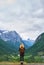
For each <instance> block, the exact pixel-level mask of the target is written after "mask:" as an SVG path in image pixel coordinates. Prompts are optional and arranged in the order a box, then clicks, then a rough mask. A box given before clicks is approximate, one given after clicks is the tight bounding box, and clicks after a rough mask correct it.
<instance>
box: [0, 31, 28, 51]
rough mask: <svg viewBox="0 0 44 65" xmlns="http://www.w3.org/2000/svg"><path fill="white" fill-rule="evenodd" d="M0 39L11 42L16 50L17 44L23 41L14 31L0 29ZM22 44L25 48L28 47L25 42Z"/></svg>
mask: <svg viewBox="0 0 44 65" xmlns="http://www.w3.org/2000/svg"><path fill="white" fill-rule="evenodd" d="M0 39H2V40H3V41H5V42H6V43H10V44H13V45H14V46H15V49H17V50H18V49H19V45H20V44H21V43H23V41H22V38H21V37H20V35H19V34H18V33H17V32H16V31H7V30H0ZM23 44H24V45H25V48H28V46H27V45H26V44H25V43H23Z"/></svg>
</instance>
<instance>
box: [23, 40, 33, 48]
mask: <svg viewBox="0 0 44 65" xmlns="http://www.w3.org/2000/svg"><path fill="white" fill-rule="evenodd" d="M23 42H24V43H25V44H26V45H27V46H28V47H31V46H32V45H33V44H34V40H30V39H27V40H23Z"/></svg>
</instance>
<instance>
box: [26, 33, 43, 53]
mask: <svg viewBox="0 0 44 65" xmlns="http://www.w3.org/2000/svg"><path fill="white" fill-rule="evenodd" d="M27 52H28V53H32V54H37V53H38V52H44V33H42V34H41V35H39V36H38V38H37V39H36V41H35V44H34V45H33V46H32V47H30V48H29V49H28V50H27Z"/></svg>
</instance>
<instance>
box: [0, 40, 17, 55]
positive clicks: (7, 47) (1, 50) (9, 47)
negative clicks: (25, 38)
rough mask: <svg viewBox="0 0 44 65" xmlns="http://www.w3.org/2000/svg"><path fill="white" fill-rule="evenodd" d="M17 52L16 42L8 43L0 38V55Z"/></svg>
mask: <svg viewBox="0 0 44 65" xmlns="http://www.w3.org/2000/svg"><path fill="white" fill-rule="evenodd" d="M15 52H16V51H15V46H14V44H10V43H6V42H5V41H3V40H1V39H0V55H5V54H13V53H14V54H15Z"/></svg>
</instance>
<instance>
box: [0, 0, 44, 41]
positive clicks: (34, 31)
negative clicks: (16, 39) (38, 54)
mask: <svg viewBox="0 0 44 65" xmlns="http://www.w3.org/2000/svg"><path fill="white" fill-rule="evenodd" d="M0 29H4V30H15V31H17V32H18V33H19V35H20V36H21V37H22V38H23V39H28V38H30V39H34V40H35V39H36V38H37V36H38V35H39V34H41V33H43V32H44V0H0Z"/></svg>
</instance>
